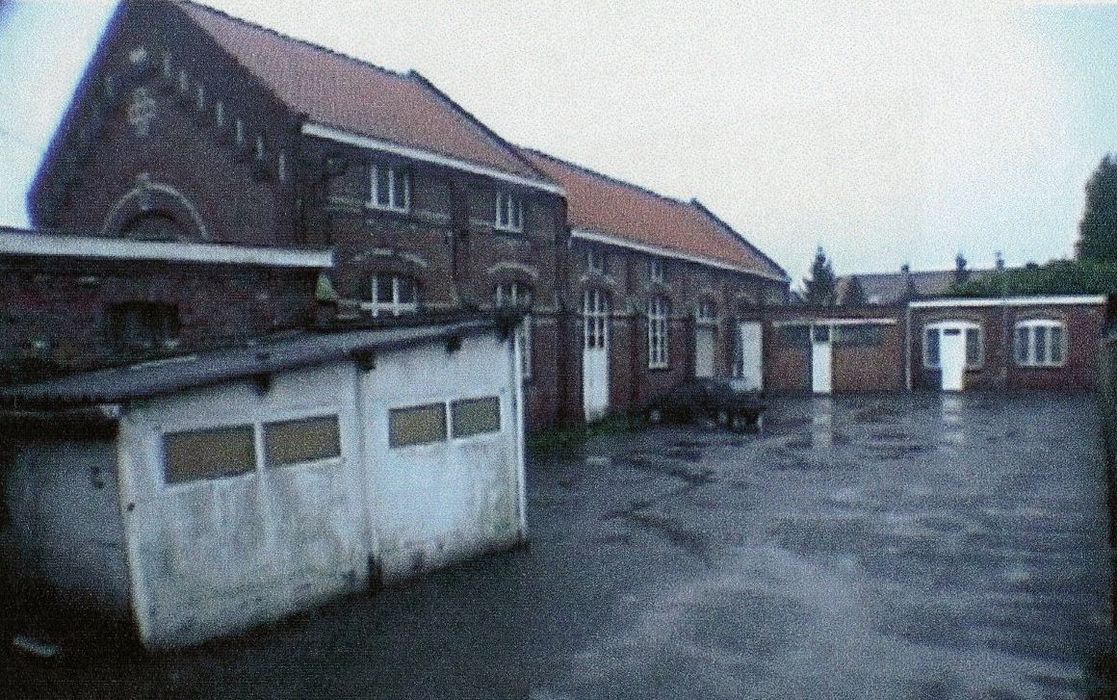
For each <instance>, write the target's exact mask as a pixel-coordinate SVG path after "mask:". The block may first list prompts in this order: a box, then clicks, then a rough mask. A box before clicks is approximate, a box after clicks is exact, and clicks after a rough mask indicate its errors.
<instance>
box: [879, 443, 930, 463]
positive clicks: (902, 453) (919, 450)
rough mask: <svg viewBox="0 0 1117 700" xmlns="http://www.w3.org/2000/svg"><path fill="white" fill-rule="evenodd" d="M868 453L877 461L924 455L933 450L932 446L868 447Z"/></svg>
mask: <svg viewBox="0 0 1117 700" xmlns="http://www.w3.org/2000/svg"><path fill="white" fill-rule="evenodd" d="M866 449H868V451H869V452H870V453H871V454H872V456H873V457H875V458H877V459H887V460H891V459H904V458H906V457H911V456H912V455H919V454H926V453H928V452H931V451H933V450H934V449H935V448H934V447H933V446H932V445H922V444H915V445H868V446H867V448H866Z"/></svg>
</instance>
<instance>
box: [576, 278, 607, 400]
mask: <svg viewBox="0 0 1117 700" xmlns="http://www.w3.org/2000/svg"><path fill="white" fill-rule="evenodd" d="M582 406H583V408H584V409H585V414H586V420H587V421H592V420H597V419H598V418H601V417H602V416H604V415H605V413H606V411H608V410H609V298H608V297H607V296H606V295H605V292H603V291H601V290H600V289H587V290H586V291H585V292H584V293H583V294H582Z"/></svg>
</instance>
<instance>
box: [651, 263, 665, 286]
mask: <svg viewBox="0 0 1117 700" xmlns="http://www.w3.org/2000/svg"><path fill="white" fill-rule="evenodd" d="M648 276H649V277H651V280H652V282H666V281H667V272H666V270H665V266H664V264H663V258H652V259H651V260H649V261H648Z"/></svg>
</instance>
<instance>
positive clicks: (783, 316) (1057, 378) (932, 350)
mask: <svg viewBox="0 0 1117 700" xmlns="http://www.w3.org/2000/svg"><path fill="white" fill-rule="evenodd" d="M756 318H757V321H758V323H760V324H761V325H762V326H763V328H764V340H765V342H764V386H765V388H766V389H769V390H771V391H775V392H790V393H794V392H813V393H818V394H830V393H844V392H865V391H899V390H904V389H915V390H921V389H930V390H945V391H963V390H971V389H978V390H981V389H988V390H1003V389H1069V390H1082V389H1089V388H1091V387H1093V386H1094V383H1095V381H1096V379H1097V356H1098V347H1099V346H1098V344H1099V341H1100V340H1101V337H1102V333H1103V330H1104V328H1105V326H1106V323H1107V310H1106V299H1105V297H1101V296H1082V295H1079V296H1046V297H1045V296H1030V297H1001V298H992V299H977V298H972V299H971V298H939V299H924V300H918V301H912V302H909V303H907V304H896V305H891V306H874V305H866V306H859V307H841V306H839V307H828V308H811V307H792V306H789V307H784V308H780V309H767V310H765V311H764V312H763V313H762V314H759V315H758V316H757V317H756Z"/></svg>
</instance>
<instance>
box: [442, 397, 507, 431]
mask: <svg viewBox="0 0 1117 700" xmlns="http://www.w3.org/2000/svg"><path fill="white" fill-rule="evenodd" d="M450 414H451V420H452V425H453V435H454V437H456V438H460V437H468V436H470V435H478V434H481V433H496V432H500V399H499V398H498V397H496V396H486V397H485V398H482V399H465V400H462V401H454V402H453V403H452V404H451V405H450Z"/></svg>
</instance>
